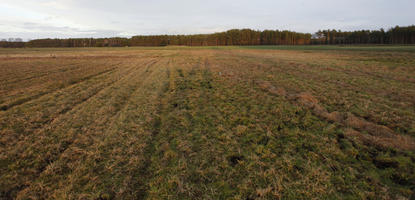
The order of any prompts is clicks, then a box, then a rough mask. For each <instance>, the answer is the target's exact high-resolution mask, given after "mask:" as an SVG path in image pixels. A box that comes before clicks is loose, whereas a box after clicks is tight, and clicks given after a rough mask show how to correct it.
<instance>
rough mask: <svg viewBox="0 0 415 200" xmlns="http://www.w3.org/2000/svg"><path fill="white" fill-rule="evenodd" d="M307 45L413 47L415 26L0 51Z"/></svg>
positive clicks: (154, 38) (73, 42) (86, 41)
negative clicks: (400, 45) (388, 45)
mask: <svg viewBox="0 0 415 200" xmlns="http://www.w3.org/2000/svg"><path fill="white" fill-rule="evenodd" d="M308 44H415V26H414V25H412V26H407V27H399V26H396V27H394V28H391V29H389V30H388V31H385V30H384V29H380V30H373V31H371V30H360V31H340V30H338V31H337V30H320V31H318V32H317V33H315V34H314V35H313V36H312V35H311V34H309V33H297V32H293V31H279V30H264V31H255V30H251V29H232V30H229V31H226V32H220V33H213V34H197V35H150V36H133V37H131V38H121V37H114V38H70V39H37V40H30V41H28V42H22V41H21V39H20V40H17V41H16V40H13V41H10V39H9V41H7V40H2V41H0V47H12V48H18V47H123V46H167V45H186V46H226V45H308Z"/></svg>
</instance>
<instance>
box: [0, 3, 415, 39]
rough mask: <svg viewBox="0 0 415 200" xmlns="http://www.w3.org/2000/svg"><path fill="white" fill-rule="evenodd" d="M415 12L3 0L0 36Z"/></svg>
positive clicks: (402, 7) (346, 19) (260, 25)
mask: <svg viewBox="0 0 415 200" xmlns="http://www.w3.org/2000/svg"><path fill="white" fill-rule="evenodd" d="M414 8H415V0H393V1H392V0H347V1H345V0H341V1H340V0H284V1H280V0H249V1H248V0H170V1H167V0H116V1H115V0H0V38H10V37H13V38H17V37H19V38H23V39H24V40H28V39H38V38H70V37H71V38H81V37H94V38H98V37H131V36H134V35H158V34H199V33H214V32H221V31H226V30H229V29H233V28H250V29H254V30H265V29H274V30H275V29H278V30H292V31H297V32H307V33H314V32H316V31H318V30H320V29H336V30H339V29H341V30H345V31H350V30H360V29H370V30H373V29H379V28H385V29H388V28H391V27H393V26H396V25H399V26H407V25H412V24H415V12H414V11H413V9H414Z"/></svg>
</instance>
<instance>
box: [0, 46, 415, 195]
mask: <svg viewBox="0 0 415 200" xmlns="http://www.w3.org/2000/svg"><path fill="white" fill-rule="evenodd" d="M414 55H415V54H414V52H406V51H404V52H401V51H396V52H395V51H393V50H391V51H382V52H379V51H369V50H363V51H351V50H349V51H335V50H333V51H319V50H301V49H297V50H256V49H243V48H223V49H221V48H219V49H207V48H195V49H192V48H178V47H175V48H159V49H157V48H149V49H145V48H125V49H122V48H103V49H95V48H92V49H42V50H37V49H36V50H30V49H28V50H22V51H21V52H19V51H17V52H16V51H15V50H10V51H6V50H2V51H1V52H0V77H1V79H0V83H1V85H0V94H1V95H0V105H1V110H0V127H1V130H0V134H1V138H0V199H2V198H3V199H14V198H17V199H409V198H410V197H411V195H412V196H413V195H414V193H413V191H414V189H415V188H414V187H415V175H414V174H415V162H414V160H415V154H414V149H415V142H414V141H415V140H414V137H415V135H414V134H415V132H414V131H415V123H414V122H415V106H414V105H415V104H414V103H415V102H414V99H415V81H414V77H415V74H414V72H415V71H414V68H415V56H414Z"/></svg>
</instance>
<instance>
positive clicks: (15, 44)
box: [0, 41, 26, 48]
mask: <svg viewBox="0 0 415 200" xmlns="http://www.w3.org/2000/svg"><path fill="white" fill-rule="evenodd" d="M25 46H26V44H25V43H24V42H15V41H13V42H9V41H0V47H4V48H23V47H25Z"/></svg>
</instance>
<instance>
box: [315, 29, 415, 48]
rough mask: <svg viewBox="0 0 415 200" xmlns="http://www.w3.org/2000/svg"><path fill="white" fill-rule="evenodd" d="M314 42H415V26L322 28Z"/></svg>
mask: <svg viewBox="0 0 415 200" xmlns="http://www.w3.org/2000/svg"><path fill="white" fill-rule="evenodd" d="M311 43H312V44H415V26H414V25H412V26H407V27H399V26H396V27H394V28H391V29H389V30H388V31H385V30H384V29H380V30H373V31H370V30H360V31H340V30H339V31H336V30H322V31H321V30H320V31H318V32H317V33H316V34H315V35H314V36H313V39H312V40H311Z"/></svg>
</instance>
